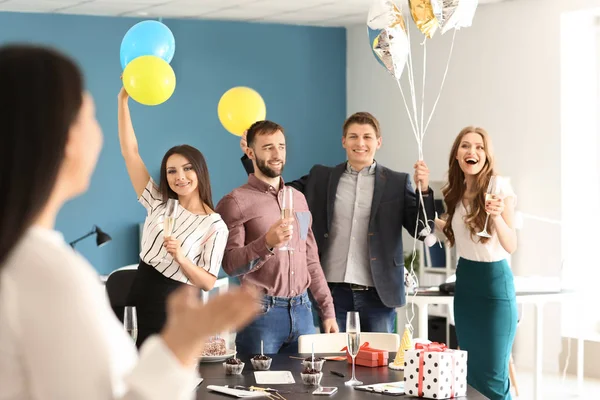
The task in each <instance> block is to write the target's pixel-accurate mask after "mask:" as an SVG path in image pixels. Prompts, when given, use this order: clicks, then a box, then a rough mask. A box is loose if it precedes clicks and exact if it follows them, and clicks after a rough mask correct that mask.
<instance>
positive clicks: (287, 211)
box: [279, 186, 294, 251]
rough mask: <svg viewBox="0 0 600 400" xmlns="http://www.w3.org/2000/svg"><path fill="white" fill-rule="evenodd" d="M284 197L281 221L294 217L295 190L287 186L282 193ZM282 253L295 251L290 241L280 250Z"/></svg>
mask: <svg viewBox="0 0 600 400" xmlns="http://www.w3.org/2000/svg"><path fill="white" fill-rule="evenodd" d="M281 193H282V195H283V197H282V200H281V219H285V218H291V217H292V216H293V215H294V190H293V189H292V188H291V187H288V186H285V187H284V188H283V190H282V191H281ZM279 250H281V251H286V250H287V251H292V250H294V249H293V248H292V247H291V246H290V243H289V241H288V243H286V244H284V245H283V246H281V247H280V248H279Z"/></svg>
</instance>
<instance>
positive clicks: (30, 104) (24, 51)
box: [0, 44, 84, 265]
mask: <svg viewBox="0 0 600 400" xmlns="http://www.w3.org/2000/svg"><path fill="white" fill-rule="evenodd" d="M83 90H84V81H83V76H82V74H81V71H80V69H79V68H78V66H77V65H76V64H75V62H73V60H71V59H70V58H68V57H67V56H65V55H63V54H61V53H59V52H57V51H55V50H52V49H49V48H45V47H39V46H33V45H27V44H12V45H5V46H3V47H1V48H0V126H1V127H2V133H1V134H0V193H2V196H0V265H2V263H4V261H6V258H7V257H8V255H9V254H10V252H11V251H12V250H13V248H14V247H15V246H16V244H17V243H18V242H19V241H20V240H21V238H22V236H23V234H24V233H25V231H26V230H27V229H28V228H29V226H30V225H31V224H32V223H33V222H34V221H35V218H36V217H37V216H38V215H39V213H40V212H41V211H42V210H43V208H44V207H45V205H46V203H47V201H48V198H49V197H50V195H51V193H52V190H53V189H54V185H55V183H56V179H57V176H58V173H59V170H60V167H61V165H62V162H63V158H64V154H65V147H66V144H67V140H68V137H69V130H70V128H71V126H72V125H73V123H74V122H75V120H76V119H77V117H78V115H79V111H80V109H81V106H82V104H83ZM24 178H25V179H26V180H27V184H25V183H24V182H23V179H24Z"/></svg>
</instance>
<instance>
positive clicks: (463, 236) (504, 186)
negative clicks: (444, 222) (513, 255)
mask: <svg viewBox="0 0 600 400" xmlns="http://www.w3.org/2000/svg"><path fill="white" fill-rule="evenodd" d="M498 178H500V179H499V182H500V186H499V193H498V195H499V196H500V198H502V199H506V198H508V197H513V198H514V199H515V204H516V199H517V196H516V195H515V192H514V191H513V189H512V187H511V185H510V183H509V181H508V180H507V179H502V178H501V177H498ZM466 215H467V209H466V208H465V206H464V205H463V202H462V201H460V202H459V203H458V205H457V206H456V210H455V211H454V217H453V218H452V229H453V230H454V238H455V243H456V251H457V255H458V257H462V258H464V259H467V260H471V261H482V262H493V261H500V260H504V259H508V258H509V257H510V254H509V253H508V252H507V251H506V250H504V248H503V247H502V245H501V244H500V240H499V239H498V234H497V233H496V232H494V233H492V237H491V238H490V239H489V240H488V242H487V243H485V244H484V243H480V242H479V239H480V238H479V236H477V235H473V236H471V231H470V230H469V228H468V226H467V224H466V223H465V221H464V219H465V217H466ZM491 225H492V222H491V217H490V221H488V228H489V227H490V226H491ZM489 231H490V230H489V229H488V232H489Z"/></svg>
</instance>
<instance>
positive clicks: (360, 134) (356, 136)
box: [342, 123, 381, 171]
mask: <svg viewBox="0 0 600 400" xmlns="http://www.w3.org/2000/svg"><path fill="white" fill-rule="evenodd" d="M342 146H343V147H344V149H346V156H347V158H348V162H349V163H350V165H351V166H352V167H353V168H354V169H356V170H357V171H360V170H361V169H363V168H365V167H368V166H370V165H371V164H373V160H374V159H375V152H376V151H377V149H379V148H380V147H381V137H377V135H376V132H375V129H374V128H373V126H371V125H370V124H358V123H353V124H350V125H349V126H348V128H347V130H346V133H345V135H344V136H342Z"/></svg>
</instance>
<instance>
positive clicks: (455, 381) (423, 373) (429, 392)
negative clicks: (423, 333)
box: [404, 343, 467, 399]
mask: <svg viewBox="0 0 600 400" xmlns="http://www.w3.org/2000/svg"><path fill="white" fill-rule="evenodd" d="M417 346H418V347H421V346H422V347H424V348H418V349H414V350H406V351H405V353H404V389H405V391H406V394H408V395H411V396H418V397H424V398H426V399H452V398H455V397H460V396H465V395H466V394H467V352H466V351H462V350H451V349H448V348H446V347H445V345H440V344H439V343H432V344H429V345H417Z"/></svg>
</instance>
